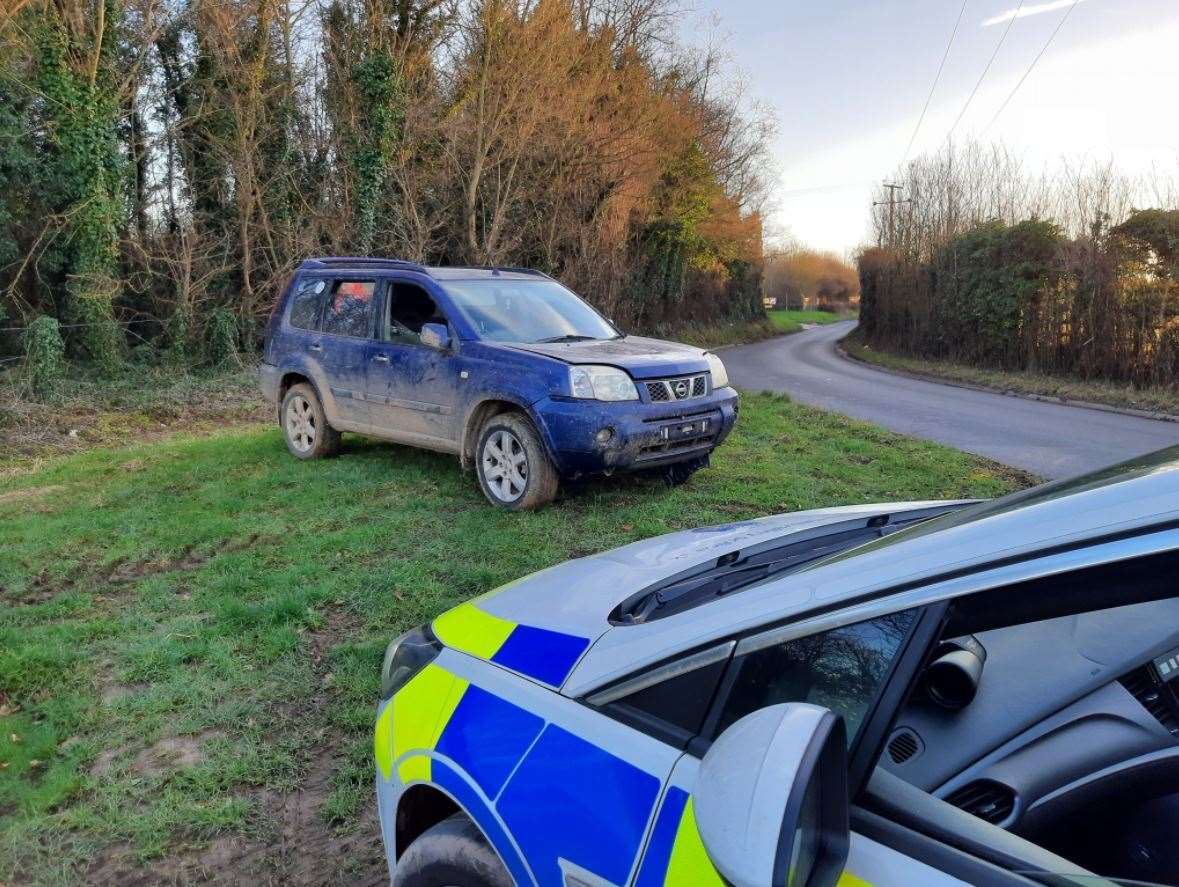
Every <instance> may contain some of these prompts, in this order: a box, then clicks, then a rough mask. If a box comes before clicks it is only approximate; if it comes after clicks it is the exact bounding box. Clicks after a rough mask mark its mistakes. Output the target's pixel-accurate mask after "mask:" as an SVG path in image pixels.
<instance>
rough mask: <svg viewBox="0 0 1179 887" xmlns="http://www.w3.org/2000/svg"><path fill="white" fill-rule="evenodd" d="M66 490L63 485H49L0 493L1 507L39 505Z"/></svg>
mask: <svg viewBox="0 0 1179 887" xmlns="http://www.w3.org/2000/svg"><path fill="white" fill-rule="evenodd" d="M64 489H65V487H64V486H62V485H61V484H49V485H47V486H44V487H25V488H24V489H21V490H9V491H8V492H7V493H0V505H10V504H23V505H29V504H37V503H40V502H41V501H43V500H44V499H45V498H46V497H48V496H52V495H53V494H54V493H60V492H61V491H62V490H64Z"/></svg>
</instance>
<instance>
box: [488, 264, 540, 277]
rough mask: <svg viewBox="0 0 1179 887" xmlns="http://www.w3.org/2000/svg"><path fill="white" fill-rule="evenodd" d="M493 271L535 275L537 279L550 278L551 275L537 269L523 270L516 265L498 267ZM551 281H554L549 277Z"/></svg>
mask: <svg viewBox="0 0 1179 887" xmlns="http://www.w3.org/2000/svg"><path fill="white" fill-rule="evenodd" d="M491 270H492V271H514V272H516V273H517V274H533V275H535V276H537V277H549V275H547V274H545V273H544V272H543V271H540V270H538V269H536V268H522V267H518V266H515V265H496V266H495V267H494V268H492V269H491ZM549 279H550V280H552V278H551V277H549Z"/></svg>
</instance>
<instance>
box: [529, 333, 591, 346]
mask: <svg viewBox="0 0 1179 887" xmlns="http://www.w3.org/2000/svg"><path fill="white" fill-rule="evenodd" d="M597 340H598V337H597V336H574V335H566V336H550V337H549V338H547V339H537V340H536V342H534V343H533V344H536V345H551V344H553V343H554V342H596V341H597Z"/></svg>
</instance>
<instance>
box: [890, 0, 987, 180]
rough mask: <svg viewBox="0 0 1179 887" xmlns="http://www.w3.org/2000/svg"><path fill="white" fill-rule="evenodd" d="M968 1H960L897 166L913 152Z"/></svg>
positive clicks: (902, 164)
mask: <svg viewBox="0 0 1179 887" xmlns="http://www.w3.org/2000/svg"><path fill="white" fill-rule="evenodd" d="M969 2H970V0H962V8H961V9H959V10H958V20H957V21H956V22H954V30H953V31H951V32H950V42H949V43H947V44H946V51H945V52H943V53H942V61H941V64H939V65H938V66H937V73H936V74H935V75H934V77H933V85H932V86H930V87H929V95H927V96H926V97H925V107H923V108H922V109H921V116H920V117H918V118H917V125H916V126H915V127H913V134H912V135H911V136H909V144H908V145H907V146H906V147H905V154H904V156H903V157H901V162H900V164H898V165H899V166H904V165H905V161H906V160H908V159H909V152H910V151H912V150H913V143H914V142H916V141H917V133H919V132H920V131H921V124H922V123H924V122H925V114H926V112H928V111H929V103H930V102H931V101H933V94H934V92H935V91H936V90H937V85H938V82H939V81H940V80H941V79H942V71H943V70H945V67H946V59H948V58H949V57H950V49H951V47H953V45H954V38H955V37H957V36H958V28H959V27H960V26H961V25H962V17H963V16H964V15H965V14H966V4H967V3H969Z"/></svg>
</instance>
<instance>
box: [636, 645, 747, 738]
mask: <svg viewBox="0 0 1179 887" xmlns="http://www.w3.org/2000/svg"><path fill="white" fill-rule="evenodd" d="M726 661H727V660H721V661H720V662H714V663H712V664H711V665H705V666H701V667H700V668H696V669H693V670H692V671H689V672H685V673H684V674H680V675H676V676H675V677H673V678H668V679H667V680H666V681H661V682H660V683H658V684H653V685H651V686H650V687H646V688H644V689H642V690H639V691H637V692H635V693H632V694H631V695H629V696H626V697H624V698H622V699H620V700H618V701H617V702H615V703H614V707H615V709H616V710H620V712H621V714H623V715H630V716H632V717H634V716H636V715H637V716H638V717H639V718H642V719H645V718H655V719H656V720H658V721H661V722H663V723H664V724H669V725H671V726H672V727H675V728H676V729H677V730H680V731H683V733H684V735H685V736H694V735H696V733H698V732H700V727H701V725H702V724H703V723H704V716H705V715H706V714H708V706H709V703H711V702H712V697H713V694H714V693H715V692H716V686H717V684H718V683H719V681H720V677H721V674H722V672H723V671H724V668H725V664H726Z"/></svg>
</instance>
